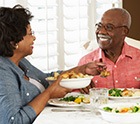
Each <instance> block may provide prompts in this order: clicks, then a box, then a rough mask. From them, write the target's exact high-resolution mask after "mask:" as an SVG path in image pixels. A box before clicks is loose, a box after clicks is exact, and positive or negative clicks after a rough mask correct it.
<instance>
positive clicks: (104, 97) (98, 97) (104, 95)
mask: <svg viewBox="0 0 140 124" xmlns="http://www.w3.org/2000/svg"><path fill="white" fill-rule="evenodd" d="M89 94H90V106H91V110H92V111H94V112H95V111H97V110H98V107H99V106H100V105H102V104H107V103H108V89H107V88H91V89H89Z"/></svg>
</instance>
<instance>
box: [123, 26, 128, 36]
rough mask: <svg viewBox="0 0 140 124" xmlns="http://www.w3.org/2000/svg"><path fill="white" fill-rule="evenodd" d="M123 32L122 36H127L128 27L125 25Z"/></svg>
mask: <svg viewBox="0 0 140 124" xmlns="http://www.w3.org/2000/svg"><path fill="white" fill-rule="evenodd" d="M123 32H124V34H123V35H124V36H127V35H128V33H129V29H128V28H127V27H124V30H123Z"/></svg>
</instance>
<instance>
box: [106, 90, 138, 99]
mask: <svg viewBox="0 0 140 124" xmlns="http://www.w3.org/2000/svg"><path fill="white" fill-rule="evenodd" d="M108 95H109V96H108V97H109V99H117V100H118V99H121V100H122V99H137V98H140V89H135V88H113V89H109V91H108Z"/></svg>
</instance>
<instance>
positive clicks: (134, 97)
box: [108, 88, 140, 100]
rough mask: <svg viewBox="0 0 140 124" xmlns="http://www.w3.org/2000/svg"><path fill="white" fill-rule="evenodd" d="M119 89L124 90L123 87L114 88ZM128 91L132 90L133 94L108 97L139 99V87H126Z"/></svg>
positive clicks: (113, 98)
mask: <svg viewBox="0 0 140 124" xmlns="http://www.w3.org/2000/svg"><path fill="white" fill-rule="evenodd" d="M116 89H119V90H124V89H125V88H116ZM127 89H128V90H130V91H133V92H134V94H133V95H132V96H110V95H109V96H108V98H109V99H112V100H131V99H132V100H134V99H139V98H140V89H135V88H127Z"/></svg>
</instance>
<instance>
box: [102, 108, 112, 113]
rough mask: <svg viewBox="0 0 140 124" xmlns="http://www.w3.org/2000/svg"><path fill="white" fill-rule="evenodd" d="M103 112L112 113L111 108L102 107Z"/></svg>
mask: <svg viewBox="0 0 140 124" xmlns="http://www.w3.org/2000/svg"><path fill="white" fill-rule="evenodd" d="M103 110H105V111H108V112H111V111H112V108H110V107H104V108H103Z"/></svg>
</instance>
